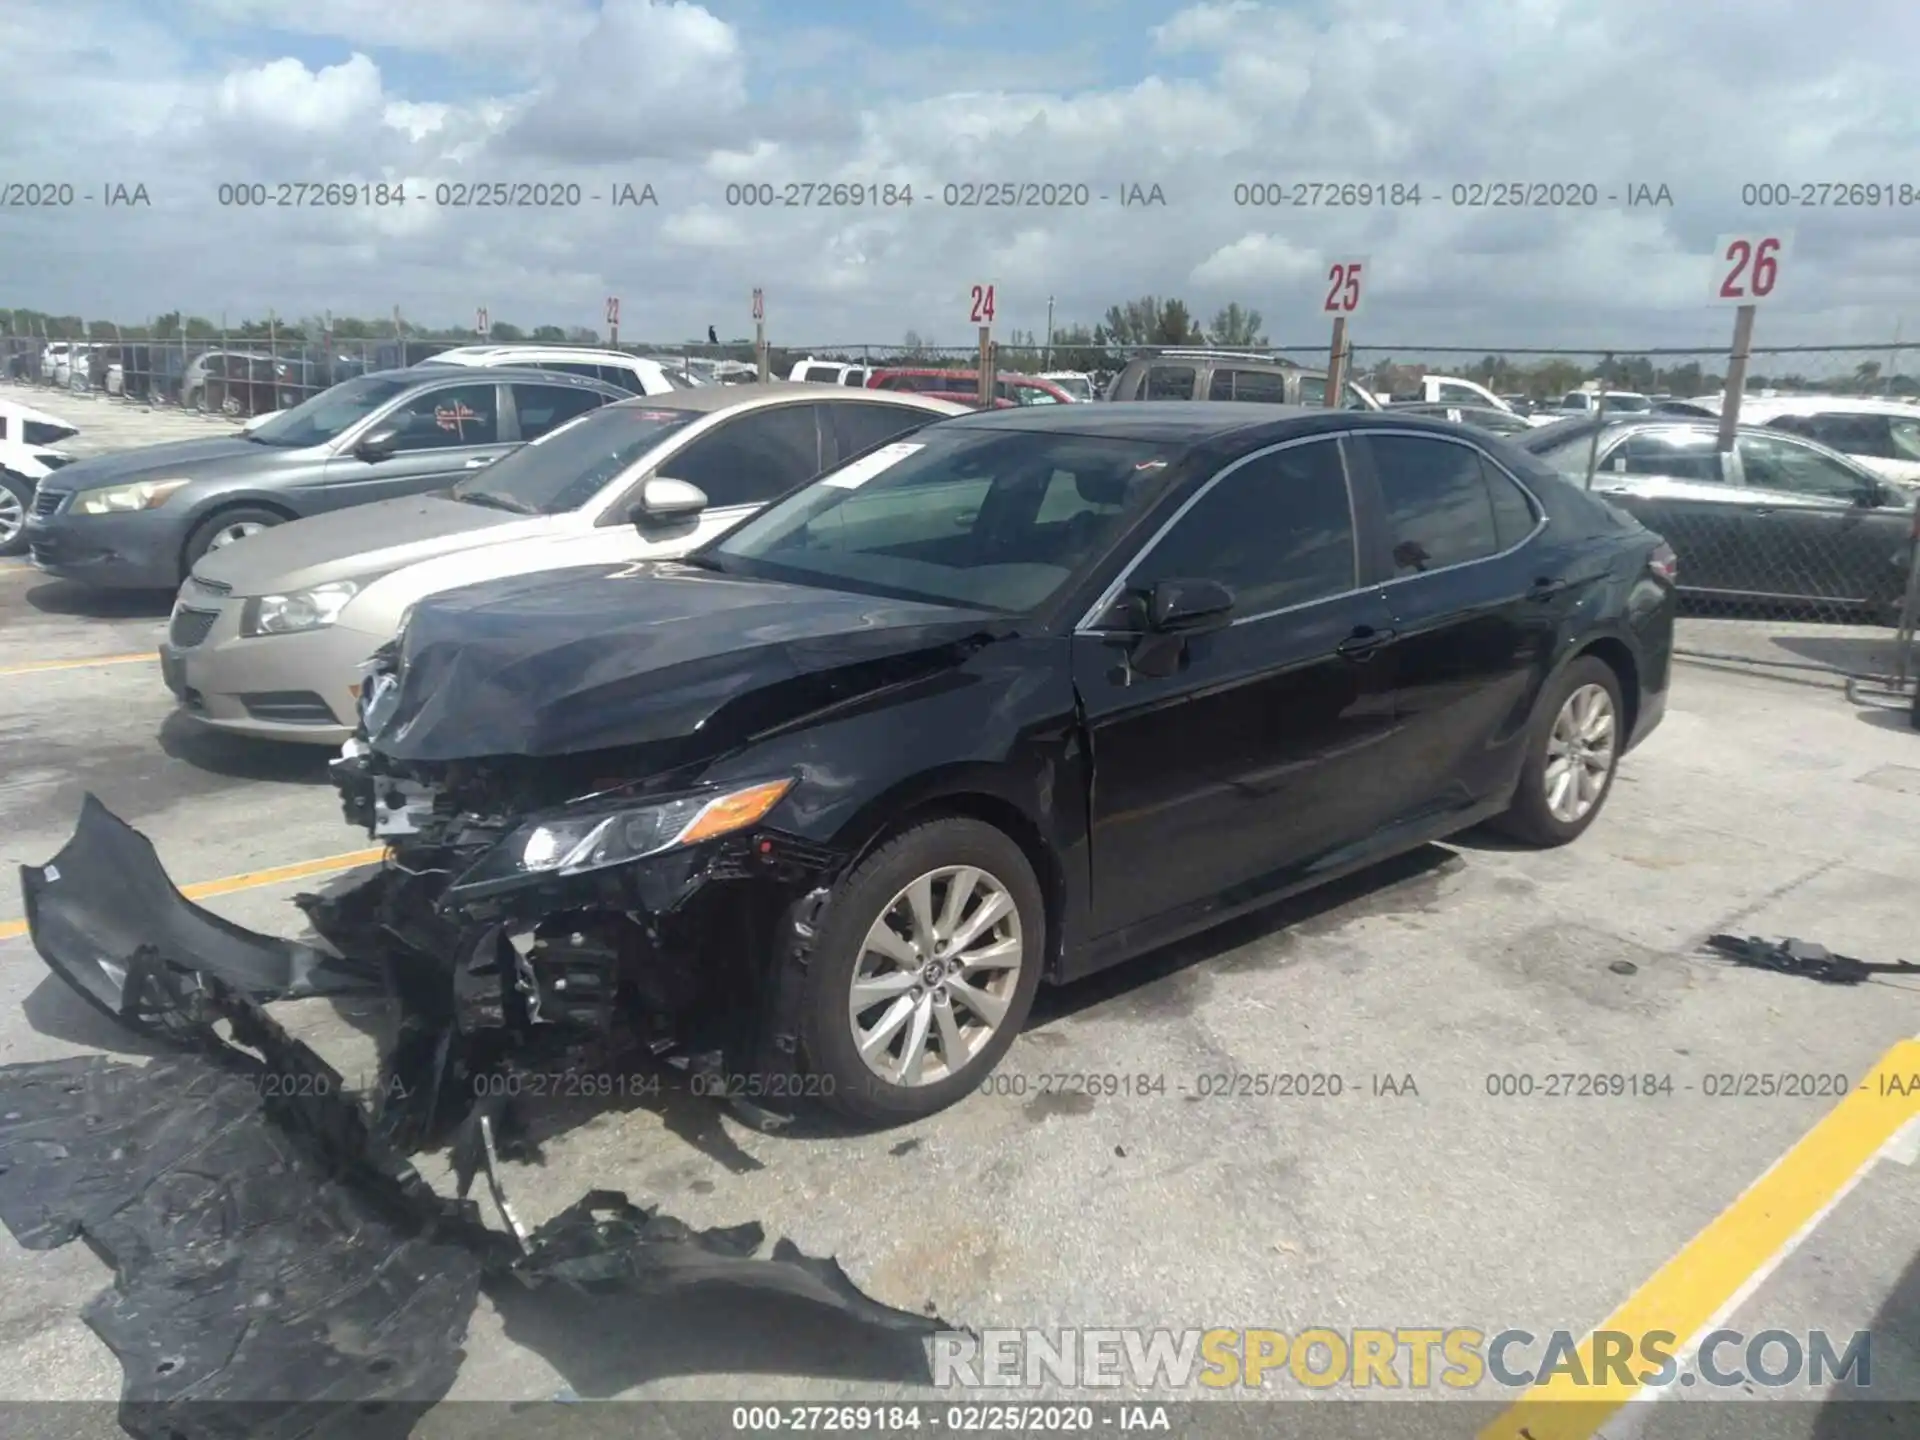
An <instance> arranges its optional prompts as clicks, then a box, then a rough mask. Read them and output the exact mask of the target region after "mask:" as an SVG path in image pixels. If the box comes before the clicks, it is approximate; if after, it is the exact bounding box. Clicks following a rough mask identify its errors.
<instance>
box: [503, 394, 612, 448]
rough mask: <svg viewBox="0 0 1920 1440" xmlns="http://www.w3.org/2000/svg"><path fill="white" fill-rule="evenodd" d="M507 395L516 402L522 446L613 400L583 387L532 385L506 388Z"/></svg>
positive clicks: (515, 408)
mask: <svg viewBox="0 0 1920 1440" xmlns="http://www.w3.org/2000/svg"><path fill="white" fill-rule="evenodd" d="M507 395H508V398H509V399H511V400H512V402H513V422H514V425H515V427H516V433H517V438H518V439H519V441H520V443H521V444H523V445H524V444H526V443H527V441H529V440H538V439H539V438H540V437H541V436H542V435H545V434H547V433H548V432H550V431H553V430H558V429H559V428H560V427H561V426H562V425H564V424H566V423H567V422H568V421H569V420H573V419H577V418H578V417H580V416H582V415H585V414H586V413H587V412H588V411H590V410H598V409H599V408H600V407H601V406H602V405H606V404H610V403H611V402H612V400H613V397H612V396H611V395H607V394H603V393H602V392H601V391H598V390H589V389H587V388H586V387H585V386H581V385H536V384H533V383H532V382H529V381H516V382H515V383H514V384H511V385H509V386H507Z"/></svg>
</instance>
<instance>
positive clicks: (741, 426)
mask: <svg viewBox="0 0 1920 1440" xmlns="http://www.w3.org/2000/svg"><path fill="white" fill-rule="evenodd" d="M818 410H819V407H818V406H817V405H767V406H761V407H757V408H755V409H752V410H749V411H747V412H746V413H745V414H742V415H736V416H733V417H731V418H728V419H725V420H722V421H721V422H720V423H719V425H718V426H717V427H716V428H714V429H712V430H710V431H708V432H707V433H705V434H703V435H701V436H700V437H699V438H698V439H696V440H693V441H691V442H690V443H689V444H688V445H687V448H686V449H684V450H682V451H681V452H680V453H679V454H678V455H675V456H673V457H671V458H670V459H668V460H667V461H665V462H664V463H663V464H662V466H661V471H662V473H663V474H665V475H668V476H671V477H672V478H673V479H675V480H684V481H686V482H687V483H688V484H689V485H697V486H699V487H700V489H701V490H702V491H704V492H705V493H706V497H707V503H708V504H709V505H712V506H714V507H715V508H720V507H724V506H728V505H758V504H762V503H764V502H765V501H768V500H771V499H773V497H774V496H776V495H784V494H785V493H786V492H787V491H789V490H791V489H793V487H794V486H796V485H799V484H801V483H802V482H804V481H806V480H810V479H812V478H813V477H814V476H815V475H818V474H819V473H820V435H819V426H818V421H817V419H816V418H815V417H816V413H817V411H818Z"/></svg>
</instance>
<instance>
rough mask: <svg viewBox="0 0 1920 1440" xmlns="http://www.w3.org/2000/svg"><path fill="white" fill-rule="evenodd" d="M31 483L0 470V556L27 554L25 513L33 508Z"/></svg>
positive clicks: (32, 486)
mask: <svg viewBox="0 0 1920 1440" xmlns="http://www.w3.org/2000/svg"><path fill="white" fill-rule="evenodd" d="M34 488H35V487H34V483H33V481H31V480H29V479H27V478H26V476H24V475H16V474H14V473H13V471H11V470H0V555H4V556H12V555H24V554H26V553H27V512H28V511H29V510H31V509H32V508H33V492H34Z"/></svg>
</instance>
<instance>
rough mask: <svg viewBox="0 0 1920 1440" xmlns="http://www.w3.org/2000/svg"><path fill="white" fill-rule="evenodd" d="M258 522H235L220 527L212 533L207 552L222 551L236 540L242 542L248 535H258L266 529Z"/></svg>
mask: <svg viewBox="0 0 1920 1440" xmlns="http://www.w3.org/2000/svg"><path fill="white" fill-rule="evenodd" d="M266 528H267V527H266V526H265V525H262V524H261V523H260V522H259V521H258V520H236V521H234V522H233V524H231V525H222V526H221V527H220V528H219V529H218V530H216V531H214V532H213V539H212V540H210V541H208V542H207V548H208V549H209V550H224V549H226V548H227V546H229V545H231V544H233V542H234V541H236V540H244V539H246V538H247V536H249V535H258V534H259V533H260V532H261V531H262V530H264V529H266Z"/></svg>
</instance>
